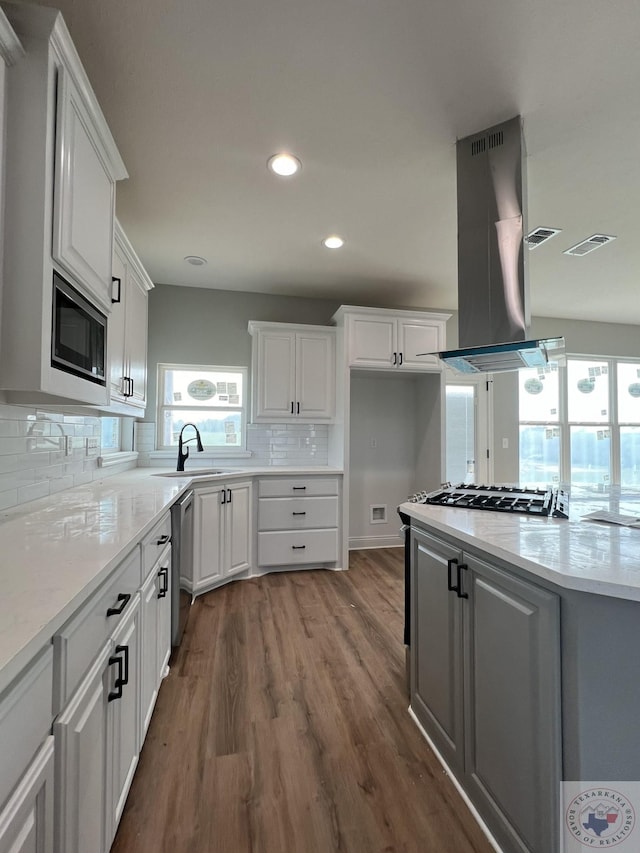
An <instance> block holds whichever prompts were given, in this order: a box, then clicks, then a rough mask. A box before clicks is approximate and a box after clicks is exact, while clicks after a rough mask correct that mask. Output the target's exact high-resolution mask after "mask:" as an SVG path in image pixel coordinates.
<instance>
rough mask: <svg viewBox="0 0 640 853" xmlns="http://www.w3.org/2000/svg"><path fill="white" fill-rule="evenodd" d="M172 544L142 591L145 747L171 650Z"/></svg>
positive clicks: (142, 712)
mask: <svg viewBox="0 0 640 853" xmlns="http://www.w3.org/2000/svg"><path fill="white" fill-rule="evenodd" d="M170 589H171V546H168V547H167V548H166V549H165V551H164V552H163V554H162V556H161V557H160V559H159V560H158V561H157V563H156V564H155V565H154V567H153V568H152V569H151V571H150V572H149V575H148V577H147V578H146V580H145V582H144V584H143V587H142V590H141V591H140V607H141V610H142V613H141V620H140V621H141V643H140V645H141V654H140V739H139V745H140V748H142V744H143V742H144V738H145V735H146V733H147V729H148V728H149V723H150V721H151V715H152V713H153V709H154V706H155V704H156V699H157V698H158V690H159V688H160V682H161V680H162V678H163V677H164V675H165V672H166V667H167V663H168V661H169V655H170V654H171V592H170Z"/></svg>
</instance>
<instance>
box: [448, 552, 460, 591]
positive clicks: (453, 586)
mask: <svg viewBox="0 0 640 853" xmlns="http://www.w3.org/2000/svg"><path fill="white" fill-rule="evenodd" d="M457 565H458V561H457V560H455V559H454V560H447V589H448V590H449V592H458V586H457V585H456V584H454V583H452V581H451V569H452V568H453V566H457Z"/></svg>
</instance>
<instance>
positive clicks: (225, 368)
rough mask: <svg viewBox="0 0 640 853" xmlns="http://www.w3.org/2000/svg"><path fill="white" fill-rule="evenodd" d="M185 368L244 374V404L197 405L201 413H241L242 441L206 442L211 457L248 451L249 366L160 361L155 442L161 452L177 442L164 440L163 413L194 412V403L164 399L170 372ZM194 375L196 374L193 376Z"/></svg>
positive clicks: (157, 382)
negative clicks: (172, 403) (173, 402)
mask: <svg viewBox="0 0 640 853" xmlns="http://www.w3.org/2000/svg"><path fill="white" fill-rule="evenodd" d="M171 370H183V371H193V373H194V374H197V373H198V372H201V371H206V372H208V373H216V372H218V373H237V374H239V375H240V376H241V377H242V389H243V393H242V405H241V406H233V407H231V406H198V407H197V408H198V411H202V412H227V413H230V412H232V413H237V412H239V413H240V443H239V444H234V445H224V444H220V445H217V444H204V443H203V446H204V452H205V453H206V454H207V455H208V456H212V455H215V456H223V455H229V456H231V455H234V454H235V455H237V454H238V453H245V452H246V450H247V423H248V419H249V368H248V367H247V366H244V365H227V364H224V365H222V364H176V363H173V362H171V363H170V362H159V363H158V368H157V377H156V441H155V449H156V452H159V453H175V452H176V449H177V447H176V445H175V444H164V443H163V442H162V436H163V424H164V412H165V411H167V410H169V411H173V412H179V411H193V409H194V406H193V405H188V404H187V405H169V404H167V403H165V402H164V399H165V376H166V374H167V372H168V371H171ZM194 378H195V377H194Z"/></svg>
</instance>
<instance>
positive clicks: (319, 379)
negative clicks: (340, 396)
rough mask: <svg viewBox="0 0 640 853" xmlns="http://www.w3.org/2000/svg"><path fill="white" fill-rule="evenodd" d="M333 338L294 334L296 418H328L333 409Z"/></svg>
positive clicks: (303, 333) (331, 335)
mask: <svg viewBox="0 0 640 853" xmlns="http://www.w3.org/2000/svg"><path fill="white" fill-rule="evenodd" d="M335 351H336V346H335V335H334V334H333V333H331V334H327V335H323V334H322V333H320V332H298V333H297V334H296V395H295V400H296V415H297V416H299V417H303V418H331V417H333V416H334V415H335V409H336V356H335Z"/></svg>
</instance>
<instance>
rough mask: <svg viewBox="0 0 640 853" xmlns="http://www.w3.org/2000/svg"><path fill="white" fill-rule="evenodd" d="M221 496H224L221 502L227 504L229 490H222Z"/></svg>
mask: <svg viewBox="0 0 640 853" xmlns="http://www.w3.org/2000/svg"><path fill="white" fill-rule="evenodd" d="M220 494H221V495H222V500H221V501H220V503H221V504H226V502H227V490H226V489H220Z"/></svg>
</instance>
